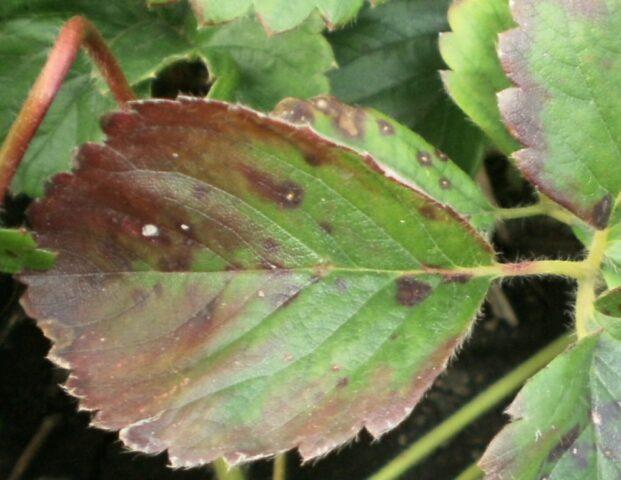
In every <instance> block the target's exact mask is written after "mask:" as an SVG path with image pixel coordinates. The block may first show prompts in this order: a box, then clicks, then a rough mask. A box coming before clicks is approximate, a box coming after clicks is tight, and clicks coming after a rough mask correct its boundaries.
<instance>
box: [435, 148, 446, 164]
mask: <svg viewBox="0 0 621 480" xmlns="http://www.w3.org/2000/svg"><path fill="white" fill-rule="evenodd" d="M436 157H438V158H439V159H440V160H442V161H443V162H448V159H449V157H448V155H447V154H446V153H444V152H443V151H441V150H436Z"/></svg>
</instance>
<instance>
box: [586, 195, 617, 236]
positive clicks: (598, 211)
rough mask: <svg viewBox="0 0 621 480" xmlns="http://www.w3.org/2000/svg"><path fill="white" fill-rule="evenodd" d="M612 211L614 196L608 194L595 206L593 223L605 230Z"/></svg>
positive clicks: (592, 216)
mask: <svg viewBox="0 0 621 480" xmlns="http://www.w3.org/2000/svg"><path fill="white" fill-rule="evenodd" d="M611 212H612V197H611V196H610V194H607V195H605V196H604V198H602V199H601V200H600V201H599V202H597V204H596V205H595V207H593V213H592V215H591V218H592V223H593V226H594V227H595V228H598V229H600V230H603V229H604V228H606V225H608V221H609V220H610V214H611Z"/></svg>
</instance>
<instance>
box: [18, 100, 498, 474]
mask: <svg viewBox="0 0 621 480" xmlns="http://www.w3.org/2000/svg"><path fill="white" fill-rule="evenodd" d="M131 108H132V111H129V112H123V113H117V114H113V115H111V116H108V117H107V118H106V119H105V120H104V122H103V124H104V128H105V131H106V133H107V135H108V140H107V142H106V144H105V145H95V144H88V145H85V146H84V147H82V149H81V150H80V153H79V154H78V160H79V167H78V169H77V171H76V172H75V174H72V175H70V174H61V175H59V176H57V177H56V178H55V180H54V182H53V185H52V187H51V188H50V191H49V194H48V196H47V197H46V198H45V199H43V200H42V201H39V202H37V203H35V204H34V206H33V207H31V210H30V212H29V219H30V222H31V224H32V225H33V228H34V230H35V231H36V232H37V235H38V237H37V238H38V239H39V241H40V244H41V245H43V246H44V247H46V248H50V249H52V250H58V251H59V252H60V255H59V258H58V261H57V264H56V266H55V267H54V269H53V270H51V271H49V272H45V273H42V274H28V275H23V276H21V280H22V281H23V282H24V283H26V284H27V285H28V290H27V293H26V294H25V297H24V298H23V305H24V306H25V308H26V310H27V312H28V313H29V314H30V315H31V316H33V317H34V318H37V319H38V320H39V325H40V326H41V327H42V328H43V330H44V331H45V333H46V335H48V336H49V337H50V338H51V339H53V341H54V346H53V348H52V350H51V352H50V357H51V359H52V360H54V361H55V362H56V363H58V364H59V365H62V366H65V367H67V368H70V369H71V371H72V373H71V376H70V377H69V380H68V381H67V388H68V390H69V391H70V392H73V393H74V394H75V395H77V396H78V397H79V398H80V402H81V407H82V408H85V409H90V410H95V411H97V413H96V414H95V416H94V420H93V424H94V425H97V426H101V427H105V428H109V429H121V439H122V440H123V441H124V442H125V444H126V445H128V446H130V447H131V448H133V449H136V450H140V451H145V452H150V453H156V452H161V451H163V450H168V452H169V456H170V460H171V462H172V464H173V465H174V466H177V467H180V466H192V465H197V464H201V463H206V462H209V461H211V460H213V459H215V458H218V457H221V456H224V457H225V458H226V459H227V461H228V462H230V463H238V462H242V461H249V460H251V459H255V458H260V457H264V456H267V455H271V454H274V453H275V452H279V451H282V450H286V449H289V448H293V447H296V446H297V447H298V448H299V450H300V452H301V454H302V456H303V457H304V458H306V459H310V458H314V457H317V456H319V455H323V454H325V453H327V452H328V451H329V450H331V449H333V448H335V447H336V446H338V445H341V444H342V443H344V442H346V441H348V440H350V439H351V438H352V437H353V436H355V435H356V434H357V433H358V432H359V430H360V429H361V428H363V427H365V428H366V429H367V430H368V431H369V432H370V433H371V434H372V435H374V436H375V437H378V436H380V435H381V434H383V433H384V432H386V431H388V430H390V429H391V428H393V427H394V426H395V425H397V424H398V423H399V422H400V421H402V420H403V419H404V418H405V417H406V416H407V415H408V414H409V413H410V411H411V410H412V408H413V407H414V405H415V404H416V403H417V402H418V400H419V399H420V398H421V396H422V395H423V393H424V392H425V390H426V389H427V388H428V387H429V386H430V384H431V383H432V382H433V380H434V379H435V377H436V376H437V375H438V374H439V373H440V372H441V371H442V370H443V368H444V367H445V365H446V362H447V361H448V358H449V357H450V356H451V354H452V353H453V352H454V350H455V348H456V347H457V346H458V345H459V344H460V343H461V342H462V340H463V339H464V337H465V336H466V335H467V333H468V331H469V329H470V326H471V324H472V320H473V317H474V315H475V314H476V312H477V310H478V308H479V306H480V304H481V301H482V299H483V297H484V295H485V292H486V290H487V288H488V286H489V282H490V279H489V278H486V277H472V276H471V275H469V274H467V272H468V271H470V272H471V271H472V270H471V269H472V268H476V267H478V266H485V265H490V264H492V262H493V252H492V250H491V247H490V246H489V244H488V243H487V242H486V241H485V240H484V239H483V238H482V237H480V236H479V235H478V234H477V233H476V232H475V231H474V230H473V229H472V228H471V227H470V226H469V225H468V224H467V223H466V222H465V221H464V220H463V219H462V218H461V217H459V216H458V215H456V214H455V213H454V212H453V211H452V210H450V209H448V208H446V207H444V206H441V205H440V204H438V203H436V202H434V201H433V200H432V199H430V198H429V197H427V196H426V195H423V194H421V193H419V192H417V191H415V190H412V189H410V188H409V187H408V186H406V185H404V184H402V183H399V182H398V181H395V180H393V179H391V178H390V177H389V176H390V173H389V172H386V171H384V170H383V168H382V167H381V166H380V165H379V164H378V163H376V162H375V161H374V160H373V159H372V158H371V157H369V156H361V155H359V154H357V153H356V152H354V151H352V150H350V149H347V148H344V147H342V146H338V145H336V144H333V143H331V142H329V141H328V140H326V139H323V138H322V137H320V136H318V135H317V134H316V133H315V132H313V131H312V130H311V129H309V128H307V127H299V126H294V125H292V124H290V123H288V122H284V121H282V120H279V119H273V118H268V117H265V116H263V115H261V114H258V113H256V112H254V111H252V110H248V109H245V108H243V107H240V106H234V105H229V104H225V103H220V102H215V101H205V100H198V99H195V100H191V99H181V100H180V101H177V102H173V101H161V100H160V101H151V102H139V103H134V104H132V105H131ZM464 269H468V270H464Z"/></svg>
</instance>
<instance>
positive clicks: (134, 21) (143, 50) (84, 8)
mask: <svg viewBox="0 0 621 480" xmlns="http://www.w3.org/2000/svg"><path fill="white" fill-rule="evenodd" d="M5 8H8V7H5ZM9 13H10V15H9ZM75 14H84V15H86V16H87V17H88V18H89V19H90V20H92V21H93V22H94V23H95V25H96V26H97V27H98V28H99V29H100V30H101V31H102V33H103V35H104V37H105V38H106V39H107V40H108V41H109V44H110V46H111V48H112V51H113V52H114V53H115V55H116V56H117V58H118V59H119V62H120V64H121V68H122V69H123V71H124V72H125V74H126V76H127V77H128V79H129V81H130V83H131V84H132V85H134V86H142V85H144V83H145V82H149V81H150V80H152V79H153V78H154V77H155V76H156V74H157V72H158V71H159V70H161V69H162V68H164V67H166V66H168V65H169V64H170V63H172V62H174V61H176V60H179V59H181V58H201V59H203V60H204V61H205V62H206V63H207V64H208V66H209V67H210V71H211V74H212V75H213V76H215V84H214V85H213V89H212V91H211V92H210V95H211V96H216V97H218V98H223V99H226V100H235V101H240V102H243V103H246V104H248V105H251V106H254V107H256V108H260V109H270V108H272V107H273V106H274V105H275V104H276V102H278V101H279V100H280V99H281V98H283V97H285V96H288V95H293V96H297V97H302V98H304V97H310V96H313V95H318V94H320V93H325V92H327V91H328V89H329V84H328V80H327V78H326V76H325V74H324V73H325V72H326V71H327V70H328V69H329V68H331V66H332V64H333V62H334V59H333V55H332V52H331V49H330V46H329V44H328V43H327V41H326V40H325V39H324V38H323V36H322V35H321V28H322V23H321V21H319V20H318V19H311V20H309V21H308V22H306V23H305V24H304V25H302V26H301V27H300V28H299V29H297V30H295V31H294V32H290V33H287V34H284V35H280V36H277V37H273V38H269V37H267V36H266V34H265V33H264V32H263V30H262V28H261V26H260V25H259V24H258V22H256V21H255V20H252V19H241V20H239V21H237V22H233V23H230V24H227V25H224V26H222V27H212V28H205V29H201V30H197V29H196V27H195V24H194V23H193V20H192V15H191V13H190V12H189V11H188V10H187V7H184V8H181V6H180V7H179V8H176V9H173V10H171V9H170V8H168V7H167V8H162V9H155V10H153V11H150V10H148V9H147V8H146V7H145V6H144V2H143V0H131V1H128V2H125V1H120V0H114V1H111V2H89V1H86V0H84V1H82V0H71V1H60V0H48V1H42V2H38V3H36V4H35V5H32V4H29V5H26V4H24V5H23V6H22V7H21V8H18V7H15V8H14V9H13V10H10V9H9V10H8V12H7V14H6V15H5V16H4V17H3V18H1V19H0V39H1V41H0V88H1V89H2V91H3V95H2V96H0V109H1V110H2V111H3V112H8V113H9V114H8V115H3V116H2V118H1V119H0V138H3V137H4V136H5V135H6V133H7V132H8V129H9V128H10V126H11V123H12V122H13V120H14V118H15V116H16V115H17V112H18V111H19V108H20V105H21V103H22V102H23V101H24V100H25V98H26V95H27V92H28V90H29V88H30V87H31V85H32V84H33V82H34V79H35V78H36V76H37V74H38V73H39V71H40V69H41V67H42V66H43V64H44V62H45V59H46V57H47V53H48V49H49V48H50V47H51V45H52V44H53V42H54V39H55V37H56V35H57V34H58V31H59V29H60V27H61V25H62V23H63V22H64V21H65V20H66V19H67V18H69V17H70V16H72V15H75ZM186 17H189V19H190V21H186ZM16 79H17V80H16ZM141 90H142V88H141ZM112 105H113V102H112V99H111V98H110V95H109V93H108V89H107V87H106V86H105V85H104V84H103V83H102V81H101V80H100V79H99V78H98V74H97V73H96V72H94V70H93V68H92V67H91V66H90V65H89V62H88V60H87V59H86V58H85V57H84V56H82V55H81V58H79V59H78V62H77V64H76V66H75V67H74V68H73V69H72V71H71V73H70V75H69V77H68V80H67V81H66V82H65V84H64V85H63V87H62V88H61V91H60V93H59V96H58V97H57V99H56V101H55V102H54V104H53V105H52V108H51V109H50V112H49V113H48V116H47V117H46V119H45V121H44V122H43V124H42V126H41V128H40V130H39V132H38V135H37V136H36V137H35V139H34V141H33V142H32V144H31V147H30V149H29V151H28V152H27V154H26V156H25V158H24V160H23V162H22V165H21V167H20V169H19V170H18V173H17V175H16V177H15V180H14V182H13V185H12V190H13V192H14V193H27V194H28V195H30V196H33V197H37V196H40V195H42V194H43V185H44V183H45V181H46V180H47V179H48V178H49V177H50V176H51V175H53V174H54V173H57V172H61V171H66V170H68V169H69V168H70V166H71V161H72V160H71V156H72V155H71V151H72V150H73V148H75V146H76V145H77V144H79V143H82V142H84V141H87V140H99V139H100V138H101V131H100V128H99V124H98V117H99V116H100V115H101V114H103V113H105V112H106V111H109V110H110V109H111V108H112Z"/></svg>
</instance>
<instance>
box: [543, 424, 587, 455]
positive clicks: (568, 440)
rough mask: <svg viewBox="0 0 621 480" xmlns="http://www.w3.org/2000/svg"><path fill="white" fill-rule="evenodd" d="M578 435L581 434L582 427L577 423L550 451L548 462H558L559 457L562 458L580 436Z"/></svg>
mask: <svg viewBox="0 0 621 480" xmlns="http://www.w3.org/2000/svg"><path fill="white" fill-rule="evenodd" d="M578 435H580V427H579V426H578V425H576V426H574V427H573V428H572V429H571V430H569V431H568V432H567V433H566V434H565V435H563V436H562V437H561V438H560V440H559V441H558V443H557V444H556V445H554V448H552V450H550V453H549V454H548V462H550V463H552V462H556V461H557V460H558V459H559V458H561V457H562V456H563V454H564V453H565V452H566V451H567V449H568V448H569V447H571V446H572V445H573V444H574V442H575V441H576V439H577V438H578Z"/></svg>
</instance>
